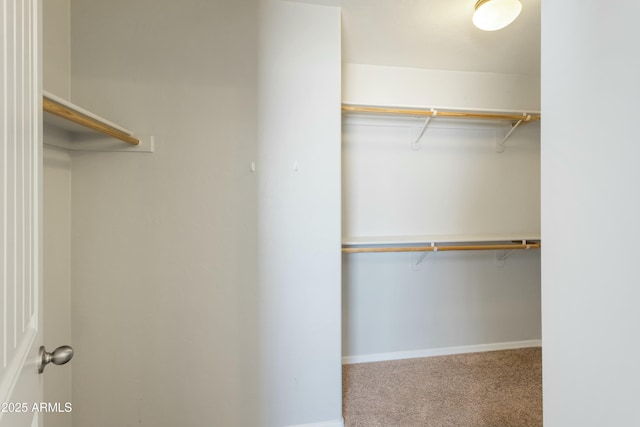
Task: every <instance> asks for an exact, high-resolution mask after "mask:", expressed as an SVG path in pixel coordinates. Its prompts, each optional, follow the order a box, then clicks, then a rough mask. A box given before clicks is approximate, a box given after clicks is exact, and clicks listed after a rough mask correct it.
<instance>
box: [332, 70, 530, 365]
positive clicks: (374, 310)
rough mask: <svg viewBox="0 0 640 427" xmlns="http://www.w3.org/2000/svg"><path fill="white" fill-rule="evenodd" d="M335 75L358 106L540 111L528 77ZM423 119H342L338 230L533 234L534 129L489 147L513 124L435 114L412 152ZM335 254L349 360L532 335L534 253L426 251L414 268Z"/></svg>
mask: <svg viewBox="0 0 640 427" xmlns="http://www.w3.org/2000/svg"><path fill="white" fill-rule="evenodd" d="M343 76H344V86H343V99H344V101H345V102H349V103H354V104H373V105H422V106H426V107H442V106H447V107H450V108H468V109H487V110H491V109H497V110H523V111H529V112H531V111H536V110H538V109H539V98H538V95H539V92H538V91H537V90H536V89H535V88H537V87H538V85H537V80H536V78H535V77H528V76H511V75H507V76H504V75H497V74H488V73H469V72H445V71H434V70H418V69H406V68H397V67H381V66H372V65H363V64H345V66H344V69H343ZM525 82H528V83H529V84H526V85H525V84H523V83H525ZM534 83H536V84H534ZM423 122H424V120H416V119H410V118H395V119H389V118H371V116H369V117H368V118H365V117H358V116H353V117H347V118H346V119H345V120H344V122H343V162H342V167H343V185H342V188H343V226H342V232H343V235H344V236H360V237H362V236H402V235H405V236H406V235H438V234H439V235H443V234H444V235H479V234H480V235H482V234H504V233H507V234H518V233H522V234H524V235H528V234H539V232H540V214H539V212H540V151H539V149H540V144H539V140H540V126H539V124H538V123H531V124H526V125H523V126H521V127H520V128H519V129H517V130H516V131H515V132H514V133H513V134H512V136H511V138H510V139H509V140H508V142H507V144H506V150H505V151H504V152H503V153H496V151H495V149H494V144H495V141H496V140H501V138H502V137H503V136H504V135H505V134H506V133H507V132H508V130H509V125H508V124H507V125H506V127H505V126H504V125H497V126H496V125H495V123H494V124H491V125H488V124H486V123H473V124H466V125H465V124H464V123H461V122H459V121H458V122H455V121H447V120H442V119H440V120H438V119H437V118H436V119H434V120H432V122H431V124H430V126H429V128H428V129H427V131H426V133H425V135H424V136H423V138H422V140H421V148H420V149H419V150H412V149H411V144H412V142H414V141H415V139H416V137H417V135H418V134H419V131H420V128H421V126H422V123H423ZM343 260H344V271H343V334H342V337H343V356H345V358H346V359H345V360H346V361H360V360H376V359H385V358H394V357H405V356H408V355H410V354H416V355H420V354H430V353H432V352H433V351H434V350H438V349H443V348H450V347H463V346H464V347H466V346H483V345H487V344H500V345H501V346H509V345H520V344H518V343H521V342H523V341H526V342H535V341H537V340H540V334H541V325H540V323H541V320H540V298H541V297H540V252H539V251H528V252H525V251H518V252H516V253H515V254H513V255H512V256H511V257H510V258H508V259H507V260H506V262H505V264H504V266H502V267H500V268H499V267H497V266H496V264H495V254H494V252H493V251H486V252H467V253H460V252H449V253H438V254H431V255H429V256H428V257H427V258H426V259H425V260H424V262H423V263H422V264H420V266H419V267H418V268H416V267H414V265H415V262H416V256H415V255H414V254H411V253H400V254H397V253H396V254H357V255H345V256H344V257H343ZM505 343H508V344H505ZM524 345H527V344H526V343H524ZM477 348H481V347H477ZM388 353H392V354H388ZM394 354H395V356H394Z"/></svg>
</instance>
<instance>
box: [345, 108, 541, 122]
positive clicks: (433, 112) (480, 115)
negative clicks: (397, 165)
mask: <svg viewBox="0 0 640 427" xmlns="http://www.w3.org/2000/svg"><path fill="white" fill-rule="evenodd" d="M342 111H343V112H346V113H371V114H387V115H389V114H391V115H403V116H415V117H419V116H426V117H434V116H437V117H448V118H457V119H489V120H510V121H514V122H515V121H522V122H523V123H526V122H532V121H536V120H540V114H539V113H535V114H529V113H516V112H482V111H463V110H453V109H442V110H440V109H437V108H434V109H419V108H396V107H375V106H363V105H350V104H342Z"/></svg>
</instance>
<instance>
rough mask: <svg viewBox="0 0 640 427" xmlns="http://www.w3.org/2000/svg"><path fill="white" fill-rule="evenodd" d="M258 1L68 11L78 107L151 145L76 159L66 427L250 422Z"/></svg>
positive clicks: (255, 372)
mask: <svg viewBox="0 0 640 427" xmlns="http://www.w3.org/2000/svg"><path fill="white" fill-rule="evenodd" d="M257 6H258V5H257V2H255V1H249V0H239V1H238V0H236V1H234V2H228V1H206V2H203V1H198V0H186V1H180V2H176V1H172V0H162V1H158V0H143V1H136V2H131V1H128V0H115V1H108V2H105V1H101V0H82V1H77V0H72V2H71V16H72V18H71V22H72V36H71V40H72V67H71V68H72V85H73V99H74V102H76V103H78V104H79V105H82V106H86V107H87V108H89V109H91V110H93V111H95V112H96V113H98V114H101V115H103V116H105V117H108V118H109V119H111V120H113V121H115V122H117V123H120V124H121V125H123V126H125V127H127V128H130V129H133V130H134V131H135V132H137V133H139V134H147V135H148V134H151V135H154V136H155V138H156V152H155V153H154V154H142V153H113V154H110V153H76V154H74V155H73V184H72V191H73V203H72V213H73V222H72V247H73V253H72V272H73V276H72V279H73V289H72V312H73V318H74V331H73V332H74V344H75V345H76V351H77V355H76V358H75V359H74V380H73V403H74V406H73V407H74V411H73V417H74V420H73V421H74V424H75V425H78V426H85V425H91V426H96V427H100V426H105V427H106V426H108V427H111V426H116V425H117V426H125V425H136V426H138V425H139V426H153V427H163V426H167V427H169V426H171V427H173V426H203V425H211V426H213V425H215V426H256V425H260V420H259V407H258V402H259V397H258V396H259V384H258V378H259V368H260V366H259V364H260V348H259V346H258V313H259V307H258V291H259V290H258V286H257V270H256V267H255V266H256V259H257V245H256V236H257V213H256V210H257V180H256V175H255V174H251V173H250V171H249V163H250V161H252V160H255V159H256V155H257V149H256V120H257V119H256V116H257V107H256V102H257V97H256V93H257V86H256V85H257V75H256V71H257V53H258V52H257V40H258V34H257V23H258V20H257V18H258V15H257V14H258V7H257Z"/></svg>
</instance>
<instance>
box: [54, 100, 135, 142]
mask: <svg viewBox="0 0 640 427" xmlns="http://www.w3.org/2000/svg"><path fill="white" fill-rule="evenodd" d="M42 109H43V110H44V112H46V113H49V114H53V115H54V116H57V117H61V118H63V119H65V120H68V121H69V122H73V123H76V124H77V125H80V126H82V127H83V128H87V129H91V130H93V131H95V132H99V133H102V134H104V135H108V136H111V137H113V138H116V139H118V140H120V141H123V142H126V143H128V144H131V145H138V144H140V139H138V138H136V137H135V136H133V134H132V133H131V132H129V131H128V130H127V129H124V128H122V127H120V126H118V125H116V124H114V123H111V122H110V121H108V120H106V119H103V118H102V117H100V116H97V115H95V114H93V113H91V112H89V111H87V110H85V109H83V108H80V107H78V106H77V105H74V104H72V103H70V102H68V101H65V100H63V99H61V98H58V97H57V96H55V95H52V94H49V93H44V95H43V96H42Z"/></svg>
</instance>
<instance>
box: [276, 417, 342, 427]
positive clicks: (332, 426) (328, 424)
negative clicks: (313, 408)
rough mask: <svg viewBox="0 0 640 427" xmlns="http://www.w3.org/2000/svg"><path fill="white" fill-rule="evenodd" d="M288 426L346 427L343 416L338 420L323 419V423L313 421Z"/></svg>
mask: <svg viewBox="0 0 640 427" xmlns="http://www.w3.org/2000/svg"><path fill="white" fill-rule="evenodd" d="M287 427H344V418H341V419H339V420H336V421H323V422H321V423H311V424H296V425H295V426H287Z"/></svg>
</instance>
